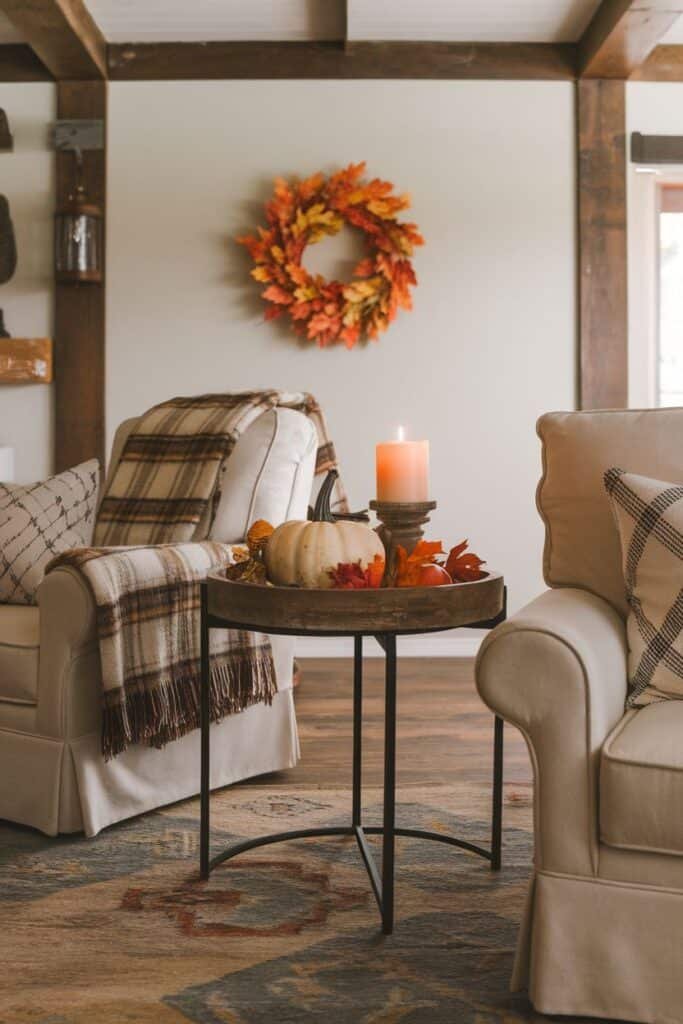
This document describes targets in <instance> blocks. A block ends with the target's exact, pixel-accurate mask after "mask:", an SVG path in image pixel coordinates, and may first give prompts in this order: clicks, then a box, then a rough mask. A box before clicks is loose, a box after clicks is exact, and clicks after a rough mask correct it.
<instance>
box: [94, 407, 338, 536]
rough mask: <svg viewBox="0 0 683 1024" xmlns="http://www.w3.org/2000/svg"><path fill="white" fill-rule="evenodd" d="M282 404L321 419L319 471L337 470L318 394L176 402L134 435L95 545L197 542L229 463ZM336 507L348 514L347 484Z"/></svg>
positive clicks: (147, 417)
mask: <svg viewBox="0 0 683 1024" xmlns="http://www.w3.org/2000/svg"><path fill="white" fill-rule="evenodd" d="M274 406H286V407H287V408H290V409H297V410H299V411H300V412H303V413H305V414H306V415H307V416H309V417H310V418H311V419H312V420H313V422H314V424H315V426H316V429H317V432H318V444H319V447H318V456H317V462H316V473H323V472H326V471H327V470H328V469H331V468H333V467H336V464H337V463H336V456H335V453H334V446H333V444H332V442H331V441H330V438H329V436H328V434H327V428H326V424H325V419H324V417H323V414H322V411H321V409H320V406H319V405H318V403H317V402H316V401H315V399H314V398H313V396H312V395H308V394H303V393H302V394H284V393H283V392H279V391H251V392H243V393H237V394H227V395H201V396H199V397H195V398H173V399H171V400H170V401H168V402H163V403H162V404H161V405H157V406H155V407H154V408H153V409H150V410H149V412H147V413H145V414H144V415H143V416H142V417H141V418H140V421H139V422H138V423H137V424H136V426H135V428H134V429H133V431H132V433H131V434H130V436H129V437H128V440H127V441H126V445H125V447H124V450H123V453H122V455H121V459H120V461H119V464H118V466H117V468H116V471H115V473H114V477H113V479H112V480H111V482H110V484H109V487H108V490H107V493H106V494H105V495H104V498H103V501H102V504H101V506H100V510H99V514H98V518H97V526H96V529H95V543H96V544H98V545H102V546H112V545H126V544H165V543H168V542H171V541H173V542H176V541H187V540H193V539H195V538H196V531H197V528H198V526H199V524H200V523H201V522H202V521H203V520H205V516H206V513H207V511H208V510H209V509H210V508H212V509H215V508H216V505H217V501H218V497H219V494H218V491H217V482H218V479H219V470H220V467H221V464H222V462H223V461H224V459H226V458H227V457H228V455H229V454H230V452H231V451H232V449H233V448H234V446H235V444H236V443H237V440H238V438H239V437H240V436H241V435H242V434H243V433H244V431H245V430H246V429H247V428H248V427H249V426H250V425H251V424H252V423H253V422H254V420H255V419H257V417H259V416H260V415H261V414H262V413H263V412H265V411H266V410H267V409H271V408H273V407H274ZM335 507H336V508H338V509H339V510H340V511H346V509H347V505H346V496H345V494H344V492H343V490H342V489H341V484H339V485H338V488H337V501H336V506H335ZM196 539H199V540H201V539H202V538H201V537H199V538H196Z"/></svg>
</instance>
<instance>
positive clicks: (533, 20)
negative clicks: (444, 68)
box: [349, 0, 599, 43]
mask: <svg viewBox="0 0 683 1024" xmlns="http://www.w3.org/2000/svg"><path fill="white" fill-rule="evenodd" d="M598 4H599V0H421V2H418V3H416V2H415V0H349V36H350V38H353V39H405V40H411V39H429V40H443V41H448V40H453V41H457V40H462V41H476V42H480V43H484V42H541V43H563V42H574V41H575V40H576V39H578V38H579V37H580V35H581V34H582V32H583V30H584V29H585V27H586V25H587V24H588V22H589V21H590V19H591V17H592V16H593V13H594V12H595V10H596V8H597V7H598Z"/></svg>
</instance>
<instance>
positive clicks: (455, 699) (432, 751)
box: [256, 658, 531, 801]
mask: <svg viewBox="0 0 683 1024" xmlns="http://www.w3.org/2000/svg"><path fill="white" fill-rule="evenodd" d="M300 664H301V670H302V681H301V684H300V685H299V687H297V690H296V696H295V701H296V710H297V719H298V723H299V736H300V740H301V761H300V763H299V764H298V765H297V767H296V768H292V769H290V770H289V771H285V772H278V773H277V774H276V775H274V776H270V778H269V783H268V785H269V786H270V787H272V786H273V784H275V785H280V786H282V787H283V788H288V789H293V788H297V787H306V788H310V787H311V786H314V787H319V788H321V789H334V788H339V787H345V786H350V785H351V735H352V711H351V698H352V685H353V663H352V660H351V659H350V658H348V659H347V658H325V659H323V658H321V659H305V660H301V662H300ZM473 665H474V663H473V661H472V660H471V659H464V658H462V659H461V658H399V661H398V740H397V751H398V761H397V764H398V768H397V782H398V785H399V786H424V785H430V784H439V783H444V782H447V783H452V782H456V781H457V780H462V781H463V782H476V783H483V784H488V783H489V782H490V779H491V772H492V753H493V716H492V715H491V713H490V712H489V711H488V709H487V708H486V707H484V705H483V704H482V702H481V700H480V699H479V696H478V695H477V692H476V689H475V686H474V673H473ZM383 728H384V659H383V658H366V659H365V662H364V700H363V782H364V784H367V785H370V786H373V785H374V786H376V785H381V781H382V764H383ZM256 784H258V781H257V780H256ZM530 790H531V766H530V762H529V756H528V753H527V749H526V745H525V743H524V741H523V739H522V737H521V735H520V734H519V733H518V732H517V730H516V729H514V728H513V727H511V726H506V728H505V795H506V799H507V800H508V801H510V800H511V801H515V800H518V799H522V800H525V801H526V800H527V799H528V798H529V797H530Z"/></svg>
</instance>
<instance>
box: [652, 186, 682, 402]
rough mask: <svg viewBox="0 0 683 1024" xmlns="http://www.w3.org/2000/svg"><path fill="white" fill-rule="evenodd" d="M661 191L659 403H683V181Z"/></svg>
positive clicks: (658, 348) (664, 187)
mask: <svg viewBox="0 0 683 1024" xmlns="http://www.w3.org/2000/svg"><path fill="white" fill-rule="evenodd" d="M658 192H659V203H658V207H659V289H658V290H659V318H658V345H657V376H656V382H657V383H656V387H657V396H656V398H657V405H666V406H671V405H683V183H677V184H662V185H660V186H659V188H658Z"/></svg>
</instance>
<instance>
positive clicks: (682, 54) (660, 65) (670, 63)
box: [631, 45, 683, 82]
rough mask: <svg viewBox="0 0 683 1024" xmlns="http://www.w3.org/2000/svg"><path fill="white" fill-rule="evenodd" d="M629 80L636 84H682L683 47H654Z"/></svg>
mask: <svg viewBox="0 0 683 1024" xmlns="http://www.w3.org/2000/svg"><path fill="white" fill-rule="evenodd" d="M631 78H632V79H634V80H636V81H638V82H683V46H669V45H667V46H656V47H655V48H654V50H653V51H652V53H651V54H650V56H649V57H648V59H647V60H646V61H645V63H644V64H642V65H641V66H640V67H639V68H638V70H637V71H635V72H634V73H633V75H632V76H631Z"/></svg>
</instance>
